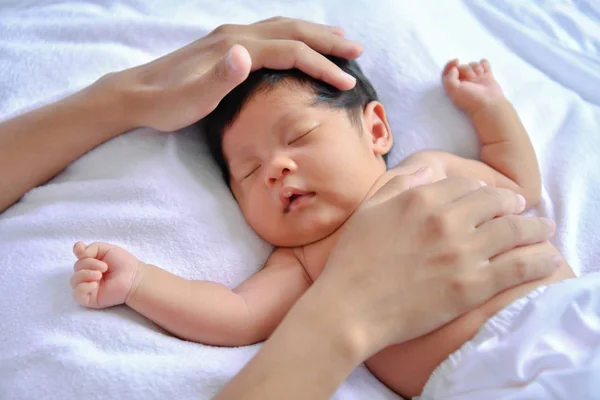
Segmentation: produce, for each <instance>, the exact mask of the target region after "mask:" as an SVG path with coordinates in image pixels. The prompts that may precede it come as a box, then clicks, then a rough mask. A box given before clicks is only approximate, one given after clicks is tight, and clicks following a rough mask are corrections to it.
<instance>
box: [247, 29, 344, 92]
mask: <svg viewBox="0 0 600 400" xmlns="http://www.w3.org/2000/svg"><path fill="white" fill-rule="evenodd" d="M244 45H245V46H247V48H248V51H249V52H250V53H251V54H252V69H253V70H255V69H259V68H263V67H265V68H270V69H292V68H297V69H299V70H301V71H303V72H304V73H306V74H308V75H310V76H312V77H313V78H315V79H319V80H322V81H324V82H327V83H329V84H330V85H332V86H335V87H337V88H339V89H341V90H348V89H351V88H353V87H354V85H356V79H355V78H354V77H353V76H351V75H349V74H347V73H345V72H344V71H342V70H341V69H340V68H339V67H338V66H337V65H335V64H334V63H332V62H331V61H329V60H328V59H327V58H326V57H325V56H323V55H321V54H319V53H318V52H316V51H315V50H313V49H312V48H310V46H309V45H308V44H306V43H304V42H299V41H296V40H268V41H266V40H248V41H245V42H244Z"/></svg>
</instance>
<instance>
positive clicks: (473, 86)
mask: <svg viewBox="0 0 600 400" xmlns="http://www.w3.org/2000/svg"><path fill="white" fill-rule="evenodd" d="M442 82H443V83H444V88H446V92H448V95H449V96H450V98H451V99H452V102H453V103H454V104H455V105H456V106H458V107H460V108H462V109H463V110H465V111H466V112H467V113H469V114H470V115H473V114H475V113H476V112H477V111H479V110H480V109H481V108H482V107H486V106H488V105H490V104H493V103H495V102H496V101H498V100H502V99H504V93H502V89H501V88H500V85H499V84H498V82H497V81H496V79H495V78H494V75H493V74H492V68H491V66H490V63H489V62H488V61H487V60H485V59H483V60H481V61H480V62H472V63H470V64H463V65H459V64H458V60H457V59H454V60H452V61H450V62H448V64H446V67H444V71H443V72H442Z"/></svg>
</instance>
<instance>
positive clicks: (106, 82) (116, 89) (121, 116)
mask: <svg viewBox="0 0 600 400" xmlns="http://www.w3.org/2000/svg"><path fill="white" fill-rule="evenodd" d="M120 74H122V72H111V73H108V74H106V75H104V76H102V77H101V78H100V79H98V80H97V81H96V82H94V83H93V84H92V85H90V86H89V87H87V88H86V89H84V90H83V91H82V92H80V93H81V94H83V95H84V96H85V98H86V100H87V101H88V102H89V103H90V105H93V107H95V109H96V114H95V115H96V116H97V117H98V118H100V119H101V121H100V123H102V124H105V125H106V126H107V129H106V130H105V131H106V133H107V134H108V135H110V137H111V138H112V137H115V136H118V135H120V134H121V133H125V132H127V131H129V130H132V129H135V128H138V127H140V126H141V125H140V124H139V123H138V122H137V121H136V119H135V115H136V112H135V110H136V104H137V103H138V100H137V95H136V91H135V90H134V89H133V88H131V87H130V86H129V85H127V84H126V82H124V79H123V78H122V76H121V75H120Z"/></svg>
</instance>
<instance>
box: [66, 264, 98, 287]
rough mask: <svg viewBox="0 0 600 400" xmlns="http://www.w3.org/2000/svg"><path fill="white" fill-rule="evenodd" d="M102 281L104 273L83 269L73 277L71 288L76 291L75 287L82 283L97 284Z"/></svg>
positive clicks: (70, 281)
mask: <svg viewBox="0 0 600 400" xmlns="http://www.w3.org/2000/svg"><path fill="white" fill-rule="evenodd" d="M100 279H102V272H100V271H98V270H91V269H82V270H79V271H77V272H75V273H74V274H73V275H72V276H71V279H70V280H69V283H70V284H71V288H73V289H75V287H77V285H79V284H80V283H83V282H96V281H99V280H100Z"/></svg>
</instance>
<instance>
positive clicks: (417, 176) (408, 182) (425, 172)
mask: <svg viewBox="0 0 600 400" xmlns="http://www.w3.org/2000/svg"><path fill="white" fill-rule="evenodd" d="M432 181H433V170H432V169H431V168H429V167H423V168H419V169H418V170H417V171H415V172H414V173H412V174H409V175H396V176H395V177H393V178H392V179H390V180H389V181H388V182H387V183H386V184H385V185H383V186H382V187H381V189H379V190H378V191H377V193H375V195H373V197H371V199H370V200H369V203H370V204H380V203H384V202H386V201H388V200H389V199H391V198H392V197H395V196H397V195H399V194H400V193H402V192H405V191H407V190H409V189H412V188H414V187H417V186H421V185H426V184H428V183H431V182H432Z"/></svg>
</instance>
